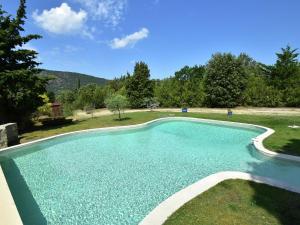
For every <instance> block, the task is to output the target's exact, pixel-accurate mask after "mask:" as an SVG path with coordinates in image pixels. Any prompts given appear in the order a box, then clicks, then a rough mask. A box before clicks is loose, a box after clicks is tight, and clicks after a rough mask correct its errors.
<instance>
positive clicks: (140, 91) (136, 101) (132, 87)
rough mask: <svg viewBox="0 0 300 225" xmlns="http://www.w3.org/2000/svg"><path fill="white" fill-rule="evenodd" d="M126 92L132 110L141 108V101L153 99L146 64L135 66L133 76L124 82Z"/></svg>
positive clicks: (138, 63)
mask: <svg viewBox="0 0 300 225" xmlns="http://www.w3.org/2000/svg"><path fill="white" fill-rule="evenodd" d="M126 91H127V96H128V100H129V103H130V106H131V107H132V108H142V107H143V99H145V98H150V97H153V82H152V81H151V80H150V70H149V68H148V65H147V64H146V63H144V62H137V63H136V64H135V67H134V72H133V75H132V76H130V78H128V82H126Z"/></svg>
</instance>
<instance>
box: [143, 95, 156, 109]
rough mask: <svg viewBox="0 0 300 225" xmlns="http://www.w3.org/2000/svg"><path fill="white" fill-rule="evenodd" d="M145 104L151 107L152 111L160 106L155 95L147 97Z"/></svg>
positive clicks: (148, 107)
mask: <svg viewBox="0 0 300 225" xmlns="http://www.w3.org/2000/svg"><path fill="white" fill-rule="evenodd" d="M144 105H145V106H146V108H147V109H150V111H152V110H153V109H156V108H157V107H158V106H159V102H158V100H157V98H155V97H153V98H145V99H144Z"/></svg>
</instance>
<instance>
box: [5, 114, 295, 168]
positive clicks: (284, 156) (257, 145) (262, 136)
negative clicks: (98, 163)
mask: <svg viewBox="0 0 300 225" xmlns="http://www.w3.org/2000/svg"><path fill="white" fill-rule="evenodd" d="M168 120H186V121H195V122H197V121H198V122H204V123H213V124H221V125H231V126H235V127H241V128H253V127H255V128H260V129H264V130H265V132H264V133H262V134H260V135H259V136H257V137H255V138H253V139H252V143H253V145H254V146H255V148H256V149H257V150H258V151H260V152H261V153H263V154H265V155H267V156H270V157H276V158H280V159H286V160H292V161H296V162H300V156H294V155H289V154H282V153H277V152H274V151H271V150H269V149H267V148H265V147H264V145H263V140H264V139H266V138H267V137H269V136H270V135H272V134H273V133H275V131H274V130H273V129H271V128H268V127H264V126H260V125H256V124H250V123H240V122H231V121H224V120H212V119H202V118H195V117H175V116H174V117H163V118H159V119H155V120H150V121H148V122H145V123H140V124H134V125H127V126H115V127H102V128H93V129H85V130H78V131H72V132H67V133H63V134H57V135H53V136H50V137H46V138H41V139H38V140H34V141H30V142H26V143H23V144H19V145H14V146H11V147H7V148H3V149H0V154H1V153H3V152H6V151H10V150H16V149H18V148H21V147H23V146H27V145H32V144H35V143H38V142H43V141H46V140H50V139H54V138H57V137H62V136H67V135H71V134H78V133H85V132H92V131H116V130H127V129H136V128H142V127H146V126H147V125H149V124H151V123H154V122H159V121H168Z"/></svg>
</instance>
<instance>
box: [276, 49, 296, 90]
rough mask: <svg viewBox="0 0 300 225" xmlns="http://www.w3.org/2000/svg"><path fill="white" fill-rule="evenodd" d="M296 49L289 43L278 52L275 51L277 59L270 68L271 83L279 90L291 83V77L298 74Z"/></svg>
mask: <svg viewBox="0 0 300 225" xmlns="http://www.w3.org/2000/svg"><path fill="white" fill-rule="evenodd" d="M297 50H298V49H292V48H291V47H290V46H289V45H288V46H287V47H286V48H281V52H280V53H276V55H277V60H276V63H275V65H274V66H273V67H272V69H271V83H272V84H273V85H274V87H276V88H277V89H279V90H283V89H286V88H288V87H289V86H291V85H292V82H291V81H292V79H293V78H294V77H296V76H299V73H300V70H299V69H300V68H299V62H298V60H297V58H298V56H299V53H297Z"/></svg>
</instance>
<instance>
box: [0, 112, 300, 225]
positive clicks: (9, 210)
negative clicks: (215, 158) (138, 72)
mask: <svg viewBox="0 0 300 225" xmlns="http://www.w3.org/2000/svg"><path fill="white" fill-rule="evenodd" d="M173 120H183V121H194V122H201V123H209V124H218V125H223V126H231V127H240V128H246V129H262V130H264V131H265V132H264V133H263V134H261V135H259V136H257V137H256V138H254V139H253V140H252V141H253V144H254V146H255V148H256V149H257V150H258V151H259V152H261V153H263V154H265V155H267V156H269V157H274V158H279V159H286V160H292V161H297V162H300V157H298V156H291V155H286V154H279V153H276V152H272V151H270V150H268V149H266V148H265V147H264V146H263V143H262V142H263V140H264V139H265V138H267V137H268V136H270V135H271V134H273V133H274V132H275V131H274V130H273V129H270V128H267V127H263V126H259V125H255V124H247V123H238V122H230V121H221V120H211V119H200V118H193V117H164V118H160V119H155V120H151V121H148V122H146V123H141V124H136V125H129V126H116V127H105V128H95V129H87V130H79V131H74V132H68V133H63V134H58V135H54V136H51V137H47V138H42V139H39V140H35V141H31V142H27V143H24V144H19V145H16V146H11V147H7V148H3V149H0V155H3V154H6V153H8V152H11V151H21V150H22V147H25V146H30V145H33V144H36V143H40V142H44V141H47V140H51V139H55V138H58V137H63V136H68V135H73V134H79V133H86V132H94V131H97V132H113V131H120V130H130V129H138V128H143V127H147V126H148V125H151V124H153V123H156V122H161V121H173ZM1 172H2V170H1ZM226 173H227V172H225V175H226ZM235 173H237V172H235ZM219 176H222V173H221V175H219ZM227 176H228V175H227ZM248 176H251V175H248ZM209 177H210V176H209ZM209 177H207V179H208V178H209ZM225 177H226V176H225ZM251 177H255V176H251ZM204 179H206V178H204ZM210 179H212V178H210ZM228 179H235V178H228ZM240 179H242V178H240ZM202 180H203V179H202ZM202 180H200V181H202ZM224 180H225V179H224ZM264 180H266V181H268V180H270V179H264ZM3 181H5V177H4V176H3V177H1V176H0V182H2V183H4V182H3ZM200 181H199V182H200ZM221 181H222V180H221ZM219 182H220V181H219ZM5 183H6V181H5ZM217 183H218V182H217ZM273 183H275V184H277V183H278V182H275V181H274V182H273ZM267 184H268V183H267ZM2 186H3V187H2ZM2 186H0V187H1V188H3V190H4V189H5V191H1V192H3V193H1V195H0V197H1V196H2V195H8V196H7V198H11V200H12V201H13V199H12V197H11V193H10V191H9V188H8V186H7V184H6V185H2ZM281 186H285V187H286V189H288V188H289V187H288V185H281ZM281 186H278V187H281ZM189 187H190V186H189ZM189 187H187V188H189ZM209 187H211V186H209ZM209 187H208V188H207V189H209ZM187 188H185V189H183V190H182V191H184V190H186V189H187ZM207 189H205V190H207ZM0 190H1V189H0ZM191 190H192V189H191ZM188 191H189V189H188ZM180 192H181V191H180ZM177 193H178V192H177ZM177 193H175V194H174V195H177ZM193 193H195V192H193ZM198 194H200V193H198ZM198 194H197V195H198ZM184 195H187V196H190V194H187V192H186V191H184ZM9 196H10V197H9ZM179 196H180V194H179ZM195 196H196V195H195ZM171 197H172V196H171ZM171 197H170V198H171ZM189 199H190V198H189ZM0 200H1V198H0ZM167 200H168V199H167ZM167 200H166V201H167ZM163 203H164V202H163ZM163 203H161V204H163ZM179 203H180V204H181V203H182V201H180V202H179ZM0 204H1V203H0ZM10 204H12V203H10ZM13 204H14V203H13ZM161 204H160V205H161ZM183 204H184V203H183ZM164 205H165V204H164ZM180 206H181V205H180ZM180 206H178V207H177V206H176V205H174V206H173V208H170V210H171V209H174V207H176V209H178V208H179V207H180ZM164 207H166V206H164ZM170 207H171V206H170ZM160 208H161V207H160ZM160 208H159V209H156V208H155V209H154V211H155V212H153V211H152V212H151V213H150V214H151V215H153V213H157V212H156V211H160ZM176 209H175V210H176ZM161 210H163V211H164V210H166V209H164V208H162V209H161ZM167 212H170V211H168V210H167ZM172 212H174V211H172ZM2 214H3V215H7V216H9V217H12V218H10V221H15V222H14V223H9V225H19V224H22V222H21V223H19V219H18V218H20V216H19V214H18V211H17V208H16V207H4V208H1V205H0V218H1V215H2ZM150 214H149V215H148V216H147V217H146V218H145V220H146V219H147V218H153V217H150ZM164 215H165V214H164ZM167 216H169V214H168V215H167ZM14 217H16V218H14ZM165 219H166V218H165ZM145 220H143V221H145ZM147 221H148V222H147ZM149 222H150V221H149V219H147V220H146V222H145V224H154V223H153V221H152V222H151V223H149ZM141 224H143V225H144V223H141ZM157 224H160V223H157ZM0 225H2V224H1V221H0Z"/></svg>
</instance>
